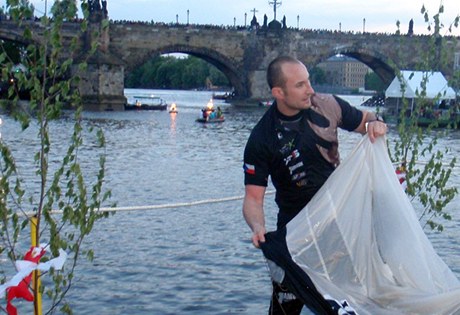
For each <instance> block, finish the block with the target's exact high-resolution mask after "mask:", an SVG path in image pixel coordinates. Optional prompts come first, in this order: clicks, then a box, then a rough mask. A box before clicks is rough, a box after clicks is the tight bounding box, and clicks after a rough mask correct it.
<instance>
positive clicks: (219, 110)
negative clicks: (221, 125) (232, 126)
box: [217, 106, 222, 118]
mask: <svg viewBox="0 0 460 315" xmlns="http://www.w3.org/2000/svg"><path fill="white" fill-rule="evenodd" d="M217 118H222V109H221V108H220V106H217Z"/></svg>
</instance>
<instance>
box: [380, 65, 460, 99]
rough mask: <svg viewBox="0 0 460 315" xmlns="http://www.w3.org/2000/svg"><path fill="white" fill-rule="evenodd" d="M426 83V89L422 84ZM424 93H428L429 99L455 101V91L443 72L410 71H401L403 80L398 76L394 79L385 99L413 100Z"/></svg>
mask: <svg viewBox="0 0 460 315" xmlns="http://www.w3.org/2000/svg"><path fill="white" fill-rule="evenodd" d="M401 80H402V81H403V82H402V83H401ZM425 83H426V89H424V88H423V87H422V84H425ZM401 85H402V86H401ZM422 92H425V93H426V98H428V99H435V98H438V99H447V100H451V99H455V91H454V90H453V89H452V88H451V87H449V86H448V83H447V80H446V78H444V76H443V75H442V73H441V72H424V71H410V70H404V71H401V78H399V77H398V76H396V77H395V78H394V79H393V81H392V82H391V84H390V85H389V86H388V88H387V89H386V91H385V97H386V98H390V97H392V98H401V97H405V98H412V99H413V98H416V97H417V95H420V94H421V93H422Z"/></svg>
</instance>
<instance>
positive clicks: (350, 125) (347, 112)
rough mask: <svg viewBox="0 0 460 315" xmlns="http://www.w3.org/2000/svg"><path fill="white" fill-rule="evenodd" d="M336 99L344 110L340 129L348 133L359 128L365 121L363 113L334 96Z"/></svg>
mask: <svg viewBox="0 0 460 315" xmlns="http://www.w3.org/2000/svg"><path fill="white" fill-rule="evenodd" d="M334 98H335V99H336V100H337V103H339V106H340V108H341V110H342V122H341V124H340V126H339V127H340V128H342V129H345V130H348V131H353V130H355V129H356V128H358V126H359V125H360V124H361V121H362V120H363V112H362V111H361V110H359V109H357V108H356V107H353V106H351V105H350V103H348V102H347V101H345V100H344V99H342V98H340V97H337V96H335V95H334Z"/></svg>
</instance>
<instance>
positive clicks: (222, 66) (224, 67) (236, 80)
mask: <svg viewBox="0 0 460 315" xmlns="http://www.w3.org/2000/svg"><path fill="white" fill-rule="evenodd" d="M170 53H183V54H188V55H191V56H194V57H197V58H200V59H203V60H204V61H206V62H208V63H210V64H212V65H213V66H215V67H216V68H217V69H218V70H220V71H221V72H222V73H223V74H224V75H225V76H226V77H227V79H228V81H229V82H230V84H231V85H232V86H233V88H234V91H235V95H236V96H238V97H246V96H248V91H247V89H246V84H245V82H243V80H242V77H241V75H240V70H239V69H238V67H237V66H236V65H235V64H234V63H233V62H232V61H231V60H230V59H229V58H228V57H227V56H224V55H223V54H221V53H219V52H218V51H216V50H213V49H210V48H208V47H193V46H187V45H168V46H163V47H159V48H157V49H154V50H151V51H149V52H148V54H146V55H145V57H144V58H142V59H141V60H140V61H139V60H136V64H128V65H127V69H128V70H129V69H133V68H134V67H136V66H138V65H140V64H143V63H145V62H147V61H148V60H149V59H151V58H152V57H154V56H158V55H163V54H170Z"/></svg>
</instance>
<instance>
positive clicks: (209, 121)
mask: <svg viewBox="0 0 460 315" xmlns="http://www.w3.org/2000/svg"><path fill="white" fill-rule="evenodd" d="M196 121H197V122H199V123H203V124H212V123H221V122H224V121H225V118H224V117H223V116H222V117H219V118H208V119H206V118H197V119H196Z"/></svg>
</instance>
